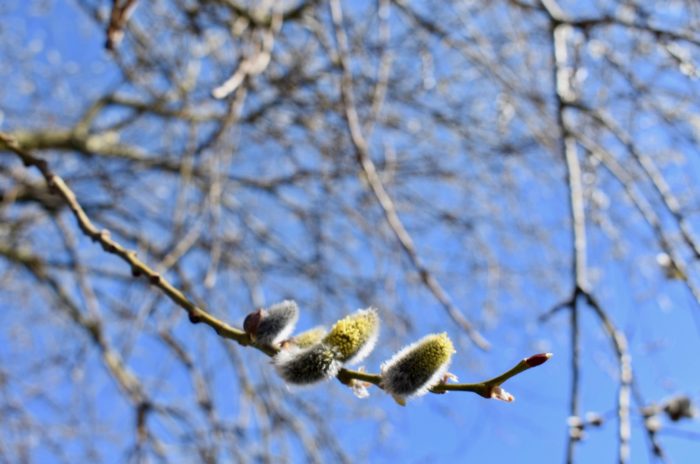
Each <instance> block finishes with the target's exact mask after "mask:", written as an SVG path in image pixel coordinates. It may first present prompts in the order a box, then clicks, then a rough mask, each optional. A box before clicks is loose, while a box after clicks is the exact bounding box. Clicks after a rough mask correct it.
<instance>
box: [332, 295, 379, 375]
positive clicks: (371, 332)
mask: <svg viewBox="0 0 700 464" xmlns="http://www.w3.org/2000/svg"><path fill="white" fill-rule="evenodd" d="M378 332H379V315H378V314H377V311H376V310H375V309H373V308H369V309H362V310H359V311H357V312H356V313H354V314H350V315H349V316H346V317H344V318H343V319H341V320H339V321H338V322H336V323H335V325H333V327H332V328H331V331H330V332H329V333H328V335H326V337H325V338H324V339H323V342H324V343H325V344H327V345H329V346H331V347H333V349H334V350H335V351H336V353H337V355H336V359H338V360H339V361H342V362H350V361H359V360H361V359H362V358H364V357H366V356H367V355H368V354H369V352H370V351H371V350H372V349H373V348H374V344H375V343H376V340H377V335H378Z"/></svg>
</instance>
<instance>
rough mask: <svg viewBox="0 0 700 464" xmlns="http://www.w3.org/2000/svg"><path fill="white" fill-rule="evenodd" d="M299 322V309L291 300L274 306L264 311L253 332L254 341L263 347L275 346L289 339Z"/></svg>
mask: <svg viewBox="0 0 700 464" xmlns="http://www.w3.org/2000/svg"><path fill="white" fill-rule="evenodd" d="M297 320H299V307H298V306H297V304H296V302H295V301H293V300H285V301H282V302H281V303H277V304H274V305H272V306H270V307H269V308H268V309H266V310H265V311H264V317H263V318H262V319H261V320H260V323H259V324H258V326H257V330H256V332H255V339H256V341H257V342H258V343H260V344H263V345H276V344H278V343H279V342H281V341H282V340H285V339H287V338H289V336H290V335H291V334H292V332H293V331H294V327H295V326H296V323H297Z"/></svg>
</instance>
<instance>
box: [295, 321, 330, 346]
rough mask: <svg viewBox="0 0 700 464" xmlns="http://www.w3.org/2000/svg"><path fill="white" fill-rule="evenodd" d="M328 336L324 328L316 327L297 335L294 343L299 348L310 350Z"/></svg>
mask: <svg viewBox="0 0 700 464" xmlns="http://www.w3.org/2000/svg"><path fill="white" fill-rule="evenodd" d="M325 335H326V329H325V328H324V327H320V326H319V327H314V328H313V329H309V330H306V331H304V332H302V333H300V334H299V335H296V336H295V337H294V338H293V339H292V341H293V342H294V344H295V345H296V346H298V347H299V348H308V347H310V346H312V345H315V344H316V343H318V342H320V341H321V340H322V339H323V337H324V336H325Z"/></svg>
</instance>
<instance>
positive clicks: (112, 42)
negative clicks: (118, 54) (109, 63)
mask: <svg viewBox="0 0 700 464" xmlns="http://www.w3.org/2000/svg"><path fill="white" fill-rule="evenodd" d="M136 2H137V0H114V3H113V5H112V13H111V14H110V15H109V24H108V25H107V41H106V42H105V47H106V48H107V50H111V51H114V50H116V48H117V46H118V45H119V42H121V41H122V39H123V38H124V28H125V27H126V22H127V21H128V20H129V17H130V16H131V14H132V13H133V12H134V9H135V8H136Z"/></svg>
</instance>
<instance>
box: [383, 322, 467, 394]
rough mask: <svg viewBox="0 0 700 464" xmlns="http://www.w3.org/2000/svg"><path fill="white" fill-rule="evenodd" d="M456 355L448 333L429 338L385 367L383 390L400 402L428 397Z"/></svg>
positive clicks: (394, 357) (385, 364)
mask: <svg viewBox="0 0 700 464" xmlns="http://www.w3.org/2000/svg"><path fill="white" fill-rule="evenodd" d="M454 352H455V349H454V345H453V344H452V341H451V340H450V338H449V337H448V336H447V334H446V333H440V334H432V335H427V336H425V337H423V338H422V339H420V340H418V341H417V342H415V343H413V344H411V345H408V346H407V347H405V348H403V349H402V350H401V351H399V352H398V353H396V354H395V355H394V356H393V357H392V358H391V359H389V360H388V361H386V362H385V363H383V364H382V367H381V371H382V386H383V388H384V389H385V390H386V391H387V392H388V393H391V394H392V395H394V396H395V398H400V399H401V398H404V397H409V396H419V395H422V394H425V393H427V392H428V390H430V388H432V387H434V386H435V385H437V384H438V383H439V382H440V380H441V378H442V377H443V375H444V374H445V373H446V372H447V368H448V366H449V364H450V360H451V358H452V354H453V353H454ZM402 401H403V400H402Z"/></svg>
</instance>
